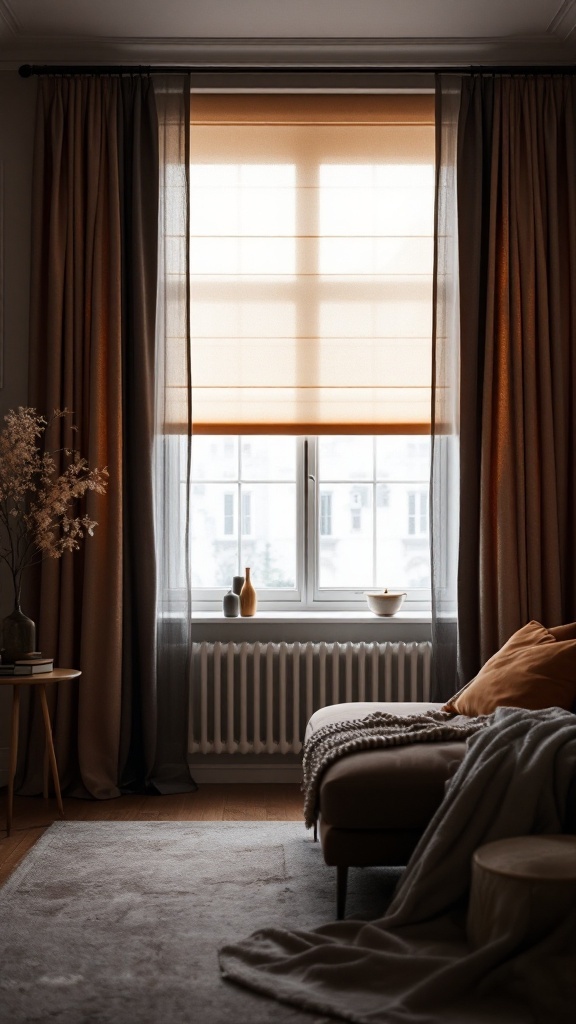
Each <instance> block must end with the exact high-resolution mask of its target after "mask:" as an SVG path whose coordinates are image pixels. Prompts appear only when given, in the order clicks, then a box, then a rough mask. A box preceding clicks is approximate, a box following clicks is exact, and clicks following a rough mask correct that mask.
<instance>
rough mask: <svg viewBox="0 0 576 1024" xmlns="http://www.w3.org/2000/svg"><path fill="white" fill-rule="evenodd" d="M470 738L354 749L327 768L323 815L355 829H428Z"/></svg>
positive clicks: (330, 822) (330, 821)
mask: <svg viewBox="0 0 576 1024" xmlns="http://www.w3.org/2000/svg"><path fill="white" fill-rule="evenodd" d="M465 749H466V745H465V743H458V742H454V743H413V744H409V745H407V746H405V747H386V748H385V749H383V750H363V751H360V752H358V753H357V754H348V755H347V756H346V757H343V758H341V759H340V760H339V761H336V762H335V764H333V765H331V766H330V767H329V768H328V769H327V771H326V772H325V774H324V776H323V778H322V783H321V787H320V817H321V820H322V821H323V822H324V823H325V824H327V825H334V826H337V827H338V828H349V829H355V828H356V829H372V828H374V829H387V830H389V829H422V828H424V827H425V826H426V825H427V824H428V822H429V821H430V818H431V817H432V815H433V814H434V812H435V810H436V808H437V807H439V806H440V803H441V802H442V798H443V796H444V786H445V783H446V780H447V779H448V778H450V776H451V775H452V774H453V772H454V771H455V769H456V768H457V767H458V765H459V764H460V761H461V760H462V758H463V757H464V751H465Z"/></svg>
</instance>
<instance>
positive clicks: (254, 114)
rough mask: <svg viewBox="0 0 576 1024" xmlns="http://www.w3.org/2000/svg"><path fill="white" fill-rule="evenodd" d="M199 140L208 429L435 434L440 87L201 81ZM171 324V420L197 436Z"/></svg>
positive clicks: (195, 340) (198, 425)
mask: <svg viewBox="0 0 576 1024" xmlns="http://www.w3.org/2000/svg"><path fill="white" fill-rule="evenodd" d="M190 153H191V156H190V162H191V166H190V179H191V185H190V236H191V237H190V278H189V287H190V300H191V301H190V335H191V371H192V428H193V430H194V432H195V433H290V434H296V433H315V434H318V433H347V432H349V433H390V432H395V433H402V434H405V433H428V432H429V430H430V379H431V319H432V269H433V193H434V98H433V97H432V96H427V95H422V94H419V95H410V94H402V95H394V96H392V95H375V94H371V95H362V96H360V95H353V94H346V95H339V94H332V95H326V94H324V95H308V94H306V95H304V94H290V95H287V94H266V95H262V94H234V95H225V94H193V95H192V99H191V143H190ZM184 244H185V242H184V238H183V237H182V236H179V235H178V234H174V236H173V237H172V238H171V239H170V243H169V249H170V258H169V260H168V262H167V272H168V275H169V279H170V280H169V286H170V287H169V294H170V295H171V296H172V300H173V302H174V303H175V304H177V303H179V302H181V301H182V298H183V296H184V294H185V289H186V280H185V278H184V274H183V270H182V268H183V267H184V266H185V260H184ZM167 321H168V331H167V334H168V338H169V346H168V352H167V366H166V374H167V385H168V404H167V422H166V429H167V430H168V431H169V432H174V433H181V432H184V433H185V432H187V431H188V429H189V403H188V394H187V374H186V359H187V353H186V340H185V338H184V337H180V336H179V334H178V332H177V331H176V330H174V331H171V330H170V310H169V309H168V311H167Z"/></svg>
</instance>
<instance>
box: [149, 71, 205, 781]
mask: <svg viewBox="0 0 576 1024" xmlns="http://www.w3.org/2000/svg"><path fill="white" fill-rule="evenodd" d="M155 83H156V94H157V96H156V99H157V107H158V120H159V158H160V159H159V163H160V214H159V260H158V317H157V346H156V352H157V355H156V410H155V411H156V445H155V467H154V473H155V526H156V544H157V561H158V597H159V600H158V623H157V636H158V745H157V760H156V767H155V773H154V783H155V785H156V787H157V788H158V789H160V790H161V791H162V790H170V791H171V792H174V791H175V790H177V789H180V788H181V789H191V788H194V787H195V784H194V782H193V781H192V780H191V778H190V773H189V770H188V764H187V746H188V745H187V719H188V715H187V710H188V701H189V692H188V691H189V658H190V627H191V611H192V609H191V599H190V558H189V541H190V530H189V496H190V486H189V484H190V463H191V440H192V438H191V415H190V407H189V399H188V417H187V424H184V425H183V427H182V432H181V433H180V434H176V435H175V434H173V433H170V431H169V430H168V426H167V424H168V415H169V414H168V395H169V391H170V385H171V383H172V382H173V380H174V378H175V377H177V378H178V379H179V380H180V381H181V382H182V384H183V385H184V388H185V390H186V393H187V395H188V396H190V394H191V379H190V285H189V259H190V210H189V185H190V178H189V167H190V81H189V76H187V75H184V76H182V77H180V76H176V75H170V76H166V78H162V77H158V78H156V79H155ZM167 339H170V344H167ZM174 339H177V342H178V344H177V345H176V346H175V344H174Z"/></svg>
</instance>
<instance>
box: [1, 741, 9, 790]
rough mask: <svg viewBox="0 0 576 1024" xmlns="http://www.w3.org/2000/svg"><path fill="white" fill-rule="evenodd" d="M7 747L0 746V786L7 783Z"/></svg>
mask: <svg viewBox="0 0 576 1024" xmlns="http://www.w3.org/2000/svg"><path fill="white" fill-rule="evenodd" d="M9 756H10V748H9V747H0V786H7V785H8V764H9V761H8V758H9Z"/></svg>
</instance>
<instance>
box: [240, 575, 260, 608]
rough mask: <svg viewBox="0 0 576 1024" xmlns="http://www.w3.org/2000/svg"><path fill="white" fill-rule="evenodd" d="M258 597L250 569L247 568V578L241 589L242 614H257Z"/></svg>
mask: <svg viewBox="0 0 576 1024" xmlns="http://www.w3.org/2000/svg"><path fill="white" fill-rule="evenodd" d="M257 607H258V597H257V595H256V591H255V590H254V587H253V586H252V580H251V579H250V569H246V578H245V580H244V585H243V587H242V590H241V591H240V615H244V616H246V617H249V616H250V615H255V614H256V608H257Z"/></svg>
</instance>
